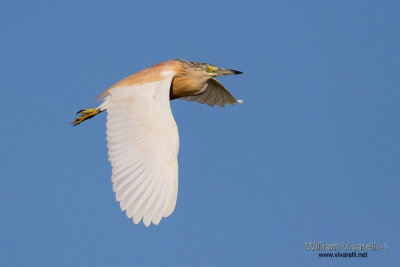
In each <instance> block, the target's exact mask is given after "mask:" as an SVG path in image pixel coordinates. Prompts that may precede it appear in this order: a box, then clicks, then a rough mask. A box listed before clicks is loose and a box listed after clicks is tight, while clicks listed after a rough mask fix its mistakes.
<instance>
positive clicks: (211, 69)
mask: <svg viewBox="0 0 400 267" xmlns="http://www.w3.org/2000/svg"><path fill="white" fill-rule="evenodd" d="M179 61H180V62H181V63H182V65H183V66H184V69H185V72H186V74H189V75H195V76H202V77H204V78H214V77H217V76H224V75H236V74H242V73H243V72H241V71H238V70H231V69H223V68H218V67H216V66H214V65H211V64H209V63H200V62H192V61H186V60H179Z"/></svg>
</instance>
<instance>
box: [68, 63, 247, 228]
mask: <svg viewBox="0 0 400 267" xmlns="http://www.w3.org/2000/svg"><path fill="white" fill-rule="evenodd" d="M241 73H242V72H240V71H237V70H230V69H222V68H217V67H215V66H213V65H211V64H208V63H198V62H191V61H186V60H181V59H175V60H169V61H166V62H162V63H159V64H157V65H154V66H152V67H150V68H147V69H145V70H142V71H139V72H137V73H135V74H133V75H131V76H129V77H127V78H125V79H123V80H121V81H119V82H117V83H116V84H114V85H113V86H111V87H110V88H109V89H107V90H106V91H105V92H103V93H102V94H101V95H99V96H98V99H102V100H103V103H102V104H101V105H100V106H98V107H97V108H93V109H83V110H80V111H78V113H77V115H79V116H78V117H77V118H76V119H75V120H74V121H73V122H72V124H73V126H75V125H78V124H80V123H81V122H83V121H84V120H87V119H90V118H92V117H94V116H96V115H97V114H99V113H101V112H103V111H104V110H107V141H108V155H109V160H110V162H111V166H112V182H113V191H114V192H116V199H117V201H119V202H120V206H121V209H122V210H123V211H126V214H127V216H128V218H133V222H134V223H135V224H137V223H139V222H140V221H141V220H142V219H143V223H144V224H145V225H146V226H149V225H150V223H151V222H152V223H153V224H155V225H158V224H159V222H160V221H161V219H162V218H163V217H164V218H165V217H168V216H169V215H170V214H171V213H172V212H173V211H174V209H175V205H176V199H177V195H178V151H179V135H178V128H177V125H176V123H175V120H174V117H173V115H172V112H171V107H170V103H169V102H170V100H172V99H186V100H188V101H196V102H199V103H205V104H208V105H210V106H214V105H218V106H221V107H224V106H225V104H231V105H233V104H235V103H242V100H237V99H235V98H234V97H233V96H232V95H231V94H230V93H229V92H228V90H226V89H225V87H224V86H223V85H222V84H221V83H220V82H218V81H217V80H216V79H215V77H217V76H223V75H232V74H241Z"/></svg>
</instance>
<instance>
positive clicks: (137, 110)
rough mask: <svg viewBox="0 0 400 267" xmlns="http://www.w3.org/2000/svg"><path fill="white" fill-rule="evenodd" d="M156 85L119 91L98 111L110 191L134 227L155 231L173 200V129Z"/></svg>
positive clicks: (165, 86)
mask: <svg viewBox="0 0 400 267" xmlns="http://www.w3.org/2000/svg"><path fill="white" fill-rule="evenodd" d="M168 76H169V77H168V78H167V79H165V80H162V81H157V82H152V83H146V84H139V85H132V86H127V87H119V88H115V89H113V90H112V91H110V93H109V95H108V96H107V98H106V100H105V102H104V103H103V104H102V105H101V107H102V108H103V109H105V108H106V109H107V113H108V115H107V141H108V155H109V160H110V162H111V166H112V182H113V190H114V192H116V198H117V201H120V205H121V209H122V210H126V214H127V216H128V217H129V218H132V217H133V222H134V223H139V222H140V220H141V219H142V218H143V223H144V224H145V225H146V226H149V224H150V222H153V224H155V225H157V224H158V223H159V222H160V220H161V218H162V217H167V216H169V215H170V214H171V213H172V212H173V210H174V209H175V204H176V198H177V194H178V160H177V157H178V150H179V136H178V128H177V126H176V123H175V120H174V118H173V116H172V112H171V108H170V100H169V90H170V86H171V81H172V78H173V73H171V74H169V75H168Z"/></svg>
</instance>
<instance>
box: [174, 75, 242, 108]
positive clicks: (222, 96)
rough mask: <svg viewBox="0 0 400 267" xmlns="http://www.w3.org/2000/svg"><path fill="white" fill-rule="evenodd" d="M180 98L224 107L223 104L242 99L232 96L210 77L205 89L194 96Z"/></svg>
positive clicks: (239, 101)
mask: <svg viewBox="0 0 400 267" xmlns="http://www.w3.org/2000/svg"><path fill="white" fill-rule="evenodd" d="M182 99H186V100H188V101H196V102H198V103H201V104H207V105H209V106H212V107H213V106H215V105H218V106H220V107H224V106H225V104H230V105H233V104H235V103H242V102H243V101H242V100H237V99H236V98H234V97H233V96H232V95H231V93H229V91H228V90H226V89H225V87H224V86H223V85H222V84H221V83H220V82H219V81H217V80H216V79H210V80H208V83H207V88H206V90H205V91H204V92H203V93H201V94H199V95H195V96H185V97H182Z"/></svg>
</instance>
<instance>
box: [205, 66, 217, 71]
mask: <svg viewBox="0 0 400 267" xmlns="http://www.w3.org/2000/svg"><path fill="white" fill-rule="evenodd" d="M216 69H217V67H214V66H207V68H206V70H207V72H208V73H212V72H214V71H215V70H216Z"/></svg>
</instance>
